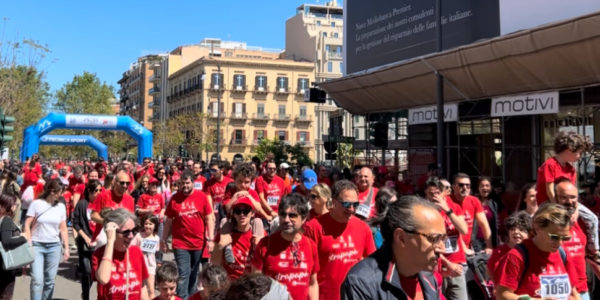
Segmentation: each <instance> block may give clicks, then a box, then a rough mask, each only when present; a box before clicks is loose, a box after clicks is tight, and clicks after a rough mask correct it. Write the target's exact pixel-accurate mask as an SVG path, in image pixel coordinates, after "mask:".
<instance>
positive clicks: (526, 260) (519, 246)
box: [515, 244, 567, 286]
mask: <svg viewBox="0 0 600 300" xmlns="http://www.w3.org/2000/svg"><path fill="white" fill-rule="evenodd" d="M515 249H517V250H518V251H519V253H521V256H522V257H523V262H524V264H525V269H523V272H521V276H520V278H519V285H518V286H521V284H522V283H523V280H524V279H525V273H527V268H529V253H528V252H527V247H525V245H523V244H517V245H515ZM558 253H559V254H560V259H561V260H562V262H563V265H565V268H566V266H567V252H565V249H563V247H562V246H560V247H558Z"/></svg>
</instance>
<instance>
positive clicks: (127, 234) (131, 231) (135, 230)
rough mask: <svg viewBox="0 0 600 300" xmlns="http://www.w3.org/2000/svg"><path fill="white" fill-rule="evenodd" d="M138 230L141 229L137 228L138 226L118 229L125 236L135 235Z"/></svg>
mask: <svg viewBox="0 0 600 300" xmlns="http://www.w3.org/2000/svg"><path fill="white" fill-rule="evenodd" d="M138 231H139V228H137V227H134V228H133V229H128V230H123V231H121V230H118V229H117V233H120V234H122V235H123V236H129V235H130V234H133V235H135V234H136V233H138Z"/></svg>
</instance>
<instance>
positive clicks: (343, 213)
mask: <svg viewBox="0 0 600 300" xmlns="http://www.w3.org/2000/svg"><path fill="white" fill-rule="evenodd" d="M332 198H333V207H332V208H331V211H330V212H328V213H326V214H324V215H322V216H319V217H317V218H314V219H312V220H310V221H308V222H307V223H306V225H305V226H304V232H305V235H306V236H307V237H309V238H311V239H312V240H313V241H315V243H316V244H317V250H318V252H319V262H320V263H319V265H320V270H319V272H318V275H317V278H318V281H319V299H327V300H337V299H340V286H341V284H342V282H343V281H344V278H346V274H347V273H348V271H349V270H350V268H352V266H354V265H355V264H356V263H357V262H359V261H360V260H362V259H363V258H365V257H367V256H369V255H370V254H371V253H373V252H374V251H375V242H374V241H373V235H372V233H371V229H370V228H369V226H368V225H367V224H366V223H365V222H363V221H361V220H360V219H358V218H357V217H355V216H354V214H355V212H356V208H357V207H358V205H359V202H358V189H357V188H356V185H354V184H353V183H352V182H350V181H348V180H340V181H338V182H336V183H335V184H334V185H333V190H332Z"/></svg>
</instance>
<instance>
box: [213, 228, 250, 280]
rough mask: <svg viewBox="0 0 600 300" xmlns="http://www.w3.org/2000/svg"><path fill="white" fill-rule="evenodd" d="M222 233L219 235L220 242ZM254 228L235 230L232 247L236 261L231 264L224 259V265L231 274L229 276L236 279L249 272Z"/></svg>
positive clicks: (232, 235) (217, 240)
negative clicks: (243, 230)
mask: <svg viewBox="0 0 600 300" xmlns="http://www.w3.org/2000/svg"><path fill="white" fill-rule="evenodd" d="M220 238H221V235H218V236H217V238H216V242H217V243H218V242H219V240H220ZM251 240H252V230H248V231H246V232H239V231H233V233H232V234H231V247H232V251H233V257H234V258H235V262H234V263H232V264H230V263H227V262H225V261H223V267H224V268H225V270H226V271H227V274H229V278H231V279H232V280H236V279H238V278H240V277H241V276H242V275H244V274H246V273H249V272H250V271H251V269H250V259H251V257H249V255H250V249H251V247H252V243H251Z"/></svg>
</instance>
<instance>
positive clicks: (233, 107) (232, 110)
mask: <svg viewBox="0 0 600 300" xmlns="http://www.w3.org/2000/svg"><path fill="white" fill-rule="evenodd" d="M236 112H237V111H236V110H235V102H234V103H231V113H232V114H233V113H236Z"/></svg>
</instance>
